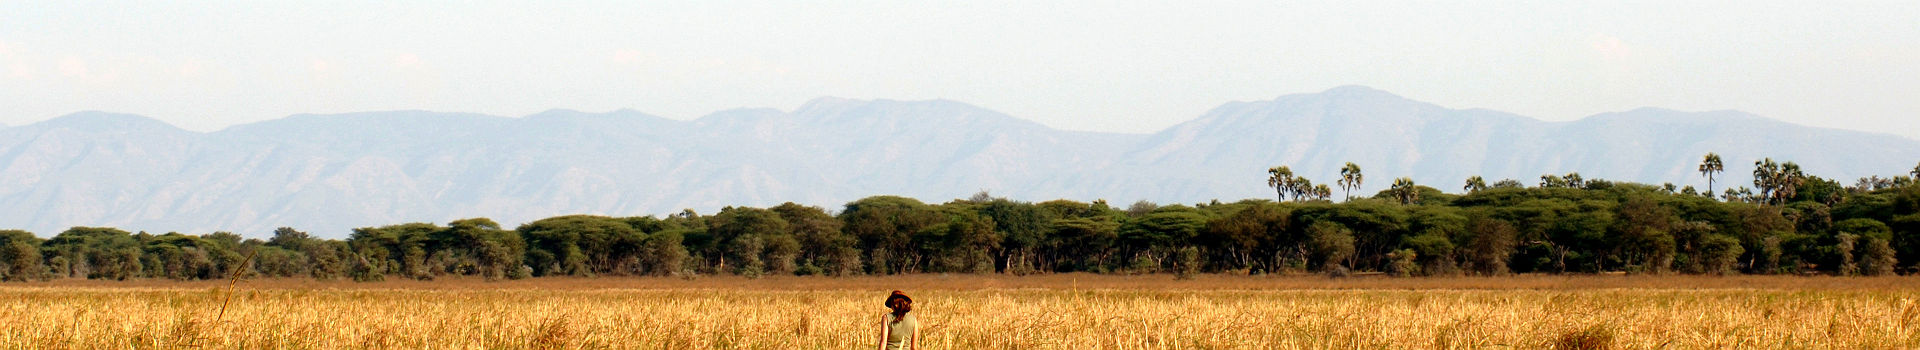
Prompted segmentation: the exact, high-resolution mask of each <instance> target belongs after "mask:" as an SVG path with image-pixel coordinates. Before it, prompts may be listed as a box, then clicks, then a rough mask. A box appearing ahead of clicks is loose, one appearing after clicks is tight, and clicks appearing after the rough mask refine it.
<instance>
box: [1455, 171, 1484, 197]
mask: <svg viewBox="0 0 1920 350" xmlns="http://www.w3.org/2000/svg"><path fill="white" fill-rule="evenodd" d="M1460 189H1461V190H1463V191H1467V193H1474V192H1480V191H1481V190H1485V189H1487V180H1486V179H1482V178H1480V175H1474V176H1473V177H1468V178H1467V185H1466V186H1465V187H1461V188H1460Z"/></svg>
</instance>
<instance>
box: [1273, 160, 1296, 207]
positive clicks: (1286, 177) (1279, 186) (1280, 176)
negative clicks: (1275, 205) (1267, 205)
mask: <svg viewBox="0 0 1920 350" xmlns="http://www.w3.org/2000/svg"><path fill="white" fill-rule="evenodd" d="M1290 181H1293V169H1292V168H1288V167H1287V166H1285V165H1282V166H1277V167H1273V168H1272V169H1267V187H1273V194H1274V195H1275V196H1278V197H1280V198H1277V199H1274V201H1276V202H1285V201H1287V189H1288V188H1291V187H1293V184H1292V183H1290Z"/></svg>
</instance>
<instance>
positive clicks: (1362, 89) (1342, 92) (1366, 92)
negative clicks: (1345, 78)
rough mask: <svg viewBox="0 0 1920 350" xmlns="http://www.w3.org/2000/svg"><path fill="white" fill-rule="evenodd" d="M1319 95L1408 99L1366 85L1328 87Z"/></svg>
mask: <svg viewBox="0 0 1920 350" xmlns="http://www.w3.org/2000/svg"><path fill="white" fill-rule="evenodd" d="M1318 95H1321V96H1326V97H1330V98H1366V99H1378V98H1386V99H1395V100H1405V99H1407V98H1406V97H1402V96H1400V95H1395V94H1393V93H1391V92H1386V91H1382V90H1380V89H1375V88H1372V87H1367V86H1364V85H1341V86H1336V87H1333V88H1331V89H1327V90H1326V91H1321V92H1320V93H1319V94H1318Z"/></svg>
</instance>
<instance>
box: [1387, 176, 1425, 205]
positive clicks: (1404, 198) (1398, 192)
mask: <svg viewBox="0 0 1920 350" xmlns="http://www.w3.org/2000/svg"><path fill="white" fill-rule="evenodd" d="M1415 186H1418V185H1416V184H1414V183H1413V178H1406V177H1403V178H1398V179H1393V187H1390V188H1388V189H1387V191H1388V193H1392V194H1393V197H1394V198H1398V199H1400V204H1413V202H1414V201H1417V200H1420V190H1419V189H1417V188H1416V187H1415Z"/></svg>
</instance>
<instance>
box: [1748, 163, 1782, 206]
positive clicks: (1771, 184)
mask: <svg viewBox="0 0 1920 350" xmlns="http://www.w3.org/2000/svg"><path fill="white" fill-rule="evenodd" d="M1780 181H1781V178H1780V164H1779V163H1774V162H1773V158H1765V159H1761V160H1756V161H1753V188H1755V189H1758V190H1760V198H1764V199H1766V200H1767V201H1768V202H1772V200H1773V192H1774V191H1775V190H1776V189H1779V188H1780Z"/></svg>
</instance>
